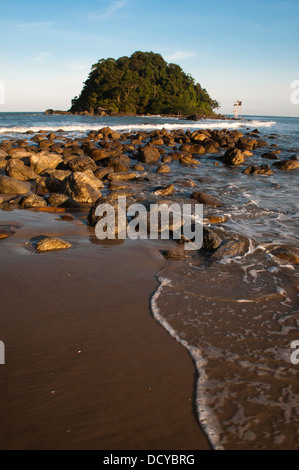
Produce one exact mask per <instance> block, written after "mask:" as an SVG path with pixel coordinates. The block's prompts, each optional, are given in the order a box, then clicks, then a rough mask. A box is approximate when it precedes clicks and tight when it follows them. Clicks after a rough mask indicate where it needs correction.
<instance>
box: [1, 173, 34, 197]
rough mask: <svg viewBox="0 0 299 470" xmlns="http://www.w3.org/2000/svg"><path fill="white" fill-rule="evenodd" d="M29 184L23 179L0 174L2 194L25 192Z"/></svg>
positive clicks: (29, 188) (28, 188)
mask: <svg viewBox="0 0 299 470" xmlns="http://www.w3.org/2000/svg"><path fill="white" fill-rule="evenodd" d="M30 190H31V185H30V184H29V183H26V182H25V181H19V180H16V179H14V178H11V177H10V176H4V175H0V193H3V194H27V193H29V191H30Z"/></svg>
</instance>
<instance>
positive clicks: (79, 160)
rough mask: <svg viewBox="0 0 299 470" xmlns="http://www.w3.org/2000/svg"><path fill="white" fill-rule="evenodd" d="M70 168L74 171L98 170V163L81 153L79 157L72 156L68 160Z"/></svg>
mask: <svg viewBox="0 0 299 470" xmlns="http://www.w3.org/2000/svg"><path fill="white" fill-rule="evenodd" d="M67 165H68V167H69V169H70V170H71V171H73V172H75V171H85V170H92V171H94V170H96V169H97V164H96V163H95V161H94V160H93V159H92V158H90V157H87V156H85V155H82V156H81V155H80V156H78V157H75V158H72V159H71V160H69V161H68V162H67Z"/></svg>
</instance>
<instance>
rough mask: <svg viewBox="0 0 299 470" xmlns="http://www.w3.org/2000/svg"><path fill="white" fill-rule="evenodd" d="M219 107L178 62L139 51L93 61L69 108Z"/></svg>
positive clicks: (172, 110)
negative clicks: (169, 61)
mask: <svg viewBox="0 0 299 470" xmlns="http://www.w3.org/2000/svg"><path fill="white" fill-rule="evenodd" d="M218 107H219V104H218V103H217V101H215V100H213V99H212V98H211V97H210V96H209V94H208V92H207V91H206V90H205V89H204V88H202V87H201V86H200V84H199V83H196V82H195V80H194V78H193V77H192V76H191V75H189V74H186V73H185V72H184V71H183V70H182V69H181V67H180V66H179V65H176V64H171V63H167V62H166V61H165V60H164V59H163V57H162V56H161V55H160V54H156V53H154V52H140V51H138V52H134V54H132V55H131V57H126V56H125V57H120V58H119V59H117V60H115V59H111V58H109V59H101V60H99V61H98V62H97V63H96V64H94V65H93V66H92V69H91V72H90V74H89V76H88V79H87V80H86V82H85V84H84V87H83V89H82V91H81V94H80V96H79V97H75V98H74V99H73V100H72V106H71V109H70V111H71V112H72V113H74V112H82V111H89V112H91V111H92V112H95V113H98V112H99V110H100V109H101V108H102V109H103V108H104V109H108V110H110V111H111V112H113V113H128V114H174V115H188V114H194V113H196V114H199V115H204V116H211V115H213V110H214V109H216V108H218Z"/></svg>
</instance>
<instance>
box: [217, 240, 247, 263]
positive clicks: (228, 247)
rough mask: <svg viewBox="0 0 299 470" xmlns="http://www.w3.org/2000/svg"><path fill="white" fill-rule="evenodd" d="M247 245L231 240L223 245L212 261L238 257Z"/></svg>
mask: <svg viewBox="0 0 299 470" xmlns="http://www.w3.org/2000/svg"><path fill="white" fill-rule="evenodd" d="M244 247H245V243H244V242H243V241H241V240H229V241H228V242H227V243H225V244H223V245H221V246H220V247H219V248H218V249H217V250H216V251H215V252H214V253H213V254H212V256H211V258H210V259H211V260H212V261H214V260H220V259H222V258H231V257H232V256H237V255H239V254H241V253H242V251H243V250H244Z"/></svg>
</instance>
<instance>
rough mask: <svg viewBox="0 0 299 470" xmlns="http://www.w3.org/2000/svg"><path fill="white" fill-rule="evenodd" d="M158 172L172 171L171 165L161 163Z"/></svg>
mask: <svg viewBox="0 0 299 470" xmlns="http://www.w3.org/2000/svg"><path fill="white" fill-rule="evenodd" d="M156 172H157V173H170V172H171V168H170V166H169V165H165V164H163V165H160V166H158V168H157V170H156Z"/></svg>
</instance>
